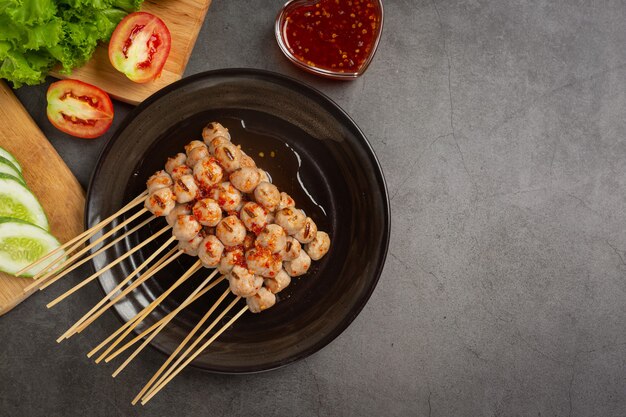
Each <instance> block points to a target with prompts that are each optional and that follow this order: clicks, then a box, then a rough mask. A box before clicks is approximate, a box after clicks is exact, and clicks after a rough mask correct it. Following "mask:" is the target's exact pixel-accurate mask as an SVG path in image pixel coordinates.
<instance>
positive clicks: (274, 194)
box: [254, 181, 280, 212]
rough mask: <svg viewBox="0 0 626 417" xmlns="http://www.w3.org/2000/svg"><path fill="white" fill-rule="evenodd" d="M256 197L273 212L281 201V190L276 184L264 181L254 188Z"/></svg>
mask: <svg viewBox="0 0 626 417" xmlns="http://www.w3.org/2000/svg"><path fill="white" fill-rule="evenodd" d="M254 199H255V200H256V202H257V203H259V204H260V205H262V206H263V207H265V208H266V209H267V211H270V212H271V211H274V210H276V207H278V204H279V203H280V191H278V188H276V186H275V185H274V184H270V183H269V182H266V181H263V182H261V183H260V184H259V185H258V186H257V187H256V188H255V189H254Z"/></svg>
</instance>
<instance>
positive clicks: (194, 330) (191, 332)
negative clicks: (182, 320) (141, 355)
mask: <svg viewBox="0 0 626 417" xmlns="http://www.w3.org/2000/svg"><path fill="white" fill-rule="evenodd" d="M228 294H230V288H227V289H226V291H224V293H223V294H222V295H221V297H220V298H218V300H217V301H216V302H215V303H214V304H213V306H212V307H211V308H210V309H209V311H207V312H206V313H205V315H204V316H203V317H202V318H201V319H200V321H199V322H198V323H197V324H196V325H195V327H194V328H193V329H192V330H191V331H190V332H189V334H188V335H187V336H185V339H183V341H182V342H181V343H180V344H179V345H178V347H177V348H176V349H175V350H174V352H172V354H171V355H170V356H169V358H167V360H166V361H165V363H164V364H163V365H161V367H160V368H159V369H158V371H156V372H155V373H154V375H152V378H150V380H149V381H148V382H147V383H146V385H144V387H143V388H142V389H141V391H140V392H139V394H137V396H135V398H134V399H133V401H132V404H133V405H135V404H137V402H138V401H139V400H140V399H141V397H143V395H144V394H145V393H146V391H148V389H149V388H151V387H152V386H153V384H154V381H156V380H157V378H158V377H159V376H160V375H161V374H162V373H163V371H165V370H166V368H167V366H168V365H169V364H170V363H171V362H172V361H173V360H174V359H176V355H178V353H179V352H180V351H181V350H183V348H184V347H185V346H186V345H187V343H189V341H190V340H191V338H192V337H193V336H194V335H195V334H196V333H197V332H198V330H200V328H201V327H202V326H203V325H204V323H205V322H206V321H207V320H208V319H209V317H211V314H213V312H214V311H215V309H216V308H217V307H218V306H219V305H220V304H221V303H222V302H223V301H224V299H225V298H226V296H228ZM236 301H238V299H237V300H235V302H236ZM233 305H234V303H233ZM231 307H232V306H231ZM229 309H230V308H229ZM196 340H199V339H196ZM196 344H197V343H196ZM193 346H195V345H193ZM193 346H192V347H193ZM178 363H180V362H179V361H178V362H176V364H174V366H176V365H177V364H178ZM168 374H169V373H168ZM168 374H165V377H167V375H168Z"/></svg>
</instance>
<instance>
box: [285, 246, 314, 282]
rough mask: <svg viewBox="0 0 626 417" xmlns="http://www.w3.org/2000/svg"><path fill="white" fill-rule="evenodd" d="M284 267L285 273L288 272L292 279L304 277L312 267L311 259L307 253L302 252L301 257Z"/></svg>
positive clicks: (288, 262)
mask: <svg viewBox="0 0 626 417" xmlns="http://www.w3.org/2000/svg"><path fill="white" fill-rule="evenodd" d="M284 267H285V272H287V274H289V276H290V277H297V276H300V275H304V274H306V272H307V271H308V270H309V268H310V267H311V258H309V255H307V253H306V252H305V251H303V250H301V251H300V255H298V257H297V258H296V259H294V260H293V261H287V262H285V264H284Z"/></svg>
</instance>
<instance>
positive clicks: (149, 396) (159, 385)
mask: <svg viewBox="0 0 626 417" xmlns="http://www.w3.org/2000/svg"><path fill="white" fill-rule="evenodd" d="M237 301H238V300H237ZM246 311H248V306H245V307H244V308H242V309H241V310H239V312H238V313H237V314H236V315H235V316H234V317H233V318H232V319H230V320H229V321H228V323H226V324H225V325H224V326H223V327H222V328H221V329H219V330H218V331H217V332H216V333H215V334H214V335H213V336H211V338H210V339H209V340H207V341H206V343H204V344H203V345H202V346H201V347H200V348H199V349H198V350H196V351H195V352H194V353H193V354H192V355H191V356H190V357H189V358H187V360H186V361H185V362H183V364H182V365H180V366H179V367H178V368H176V370H174V371H173V372H172V373H171V374H170V375H169V376H168V377H167V378H166V379H164V380H163V381H162V382H159V383H157V385H156V386H155V388H154V389H153V390H152V391H151V392H149V393H148V394H147V395H146V396H145V397H144V398H143V399H142V400H141V404H142V405H146V404H147V403H148V401H150V399H152V397H154V396H155V395H156V394H157V393H158V392H159V391H161V390H162V389H163V388H164V387H165V386H166V385H167V384H168V383H169V382H170V381H171V380H172V379H173V378H174V377H175V376H176V375H178V374H179V373H180V372H181V371H182V370H183V369H184V368H185V367H186V366H187V365H189V364H190V363H191V362H192V361H193V360H194V359H195V358H196V357H198V355H200V354H201V353H202V352H203V351H204V350H205V349H206V348H207V347H209V346H210V345H211V343H213V342H214V341H215V340H216V339H217V338H218V337H220V335H221V334H222V333H224V332H225V331H226V330H227V329H228V328H229V327H230V326H232V325H233V323H234V322H235V321H237V319H238V318H239V317H241V315H242V314H243V313H245V312H246ZM223 314H224V313H222V314H221V315H220V317H218V318H217V319H216V320H215V321H214V322H213V323H217V321H218V320H220V319H221V317H222V316H223ZM213 323H211V324H213ZM162 379H163V378H162Z"/></svg>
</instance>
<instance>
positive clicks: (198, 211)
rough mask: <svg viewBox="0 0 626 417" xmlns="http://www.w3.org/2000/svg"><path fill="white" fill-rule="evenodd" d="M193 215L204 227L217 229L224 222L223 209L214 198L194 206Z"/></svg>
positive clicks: (198, 202)
mask: <svg viewBox="0 0 626 417" xmlns="http://www.w3.org/2000/svg"><path fill="white" fill-rule="evenodd" d="M192 211H193V215H194V216H196V219H198V222H200V224H201V225H203V226H209V227H215V226H217V224H218V223H219V222H220V220H222V209H221V208H220V206H219V204H217V201H215V200H213V199H212V198H203V199H202V200H198V201H196V204H194V205H193V209H192Z"/></svg>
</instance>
